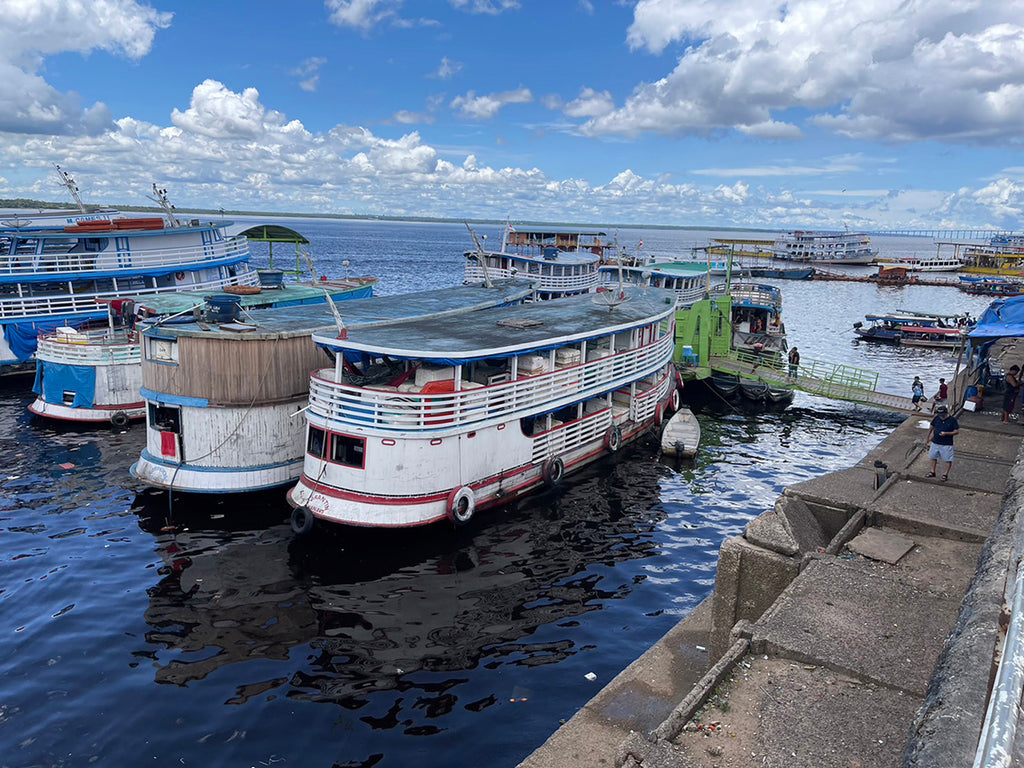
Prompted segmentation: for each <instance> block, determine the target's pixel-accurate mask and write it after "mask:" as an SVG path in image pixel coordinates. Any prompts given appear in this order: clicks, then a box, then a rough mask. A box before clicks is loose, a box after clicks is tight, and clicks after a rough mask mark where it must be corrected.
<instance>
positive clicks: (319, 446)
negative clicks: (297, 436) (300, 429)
mask: <svg viewBox="0 0 1024 768" xmlns="http://www.w3.org/2000/svg"><path fill="white" fill-rule="evenodd" d="M326 434H327V433H325V432H324V431H323V430H322V429H320V428H319V427H310V428H309V434H308V435H307V436H306V453H308V454H309V455H310V456H316V457H317V458H318V459H322V458H323V457H324V440H325V439H326Z"/></svg>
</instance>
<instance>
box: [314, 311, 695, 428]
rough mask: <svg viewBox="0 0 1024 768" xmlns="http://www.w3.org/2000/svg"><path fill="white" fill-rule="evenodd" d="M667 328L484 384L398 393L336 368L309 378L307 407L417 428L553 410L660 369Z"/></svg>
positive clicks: (341, 423) (347, 418)
mask: <svg viewBox="0 0 1024 768" xmlns="http://www.w3.org/2000/svg"><path fill="white" fill-rule="evenodd" d="M674 345H675V342H674V339H673V334H672V332H671V324H669V333H668V334H667V335H663V336H662V337H661V338H659V339H656V340H655V341H653V342H652V343H650V344H648V345H646V346H643V347H639V348H637V349H631V350H628V351H626V352H620V353H617V354H615V355H611V356H609V357H605V358H601V359H598V360H593V361H590V362H587V363H582V364H580V365H574V366H571V367H567V368H562V369H557V370H555V371H551V372H548V373H542V374H539V375H537V376H521V377H520V378H518V379H517V380H515V381H510V382H507V383H504V384H495V385H492V386H488V387H484V386H480V385H472V384H470V383H468V382H464V383H465V384H466V385H467V386H473V387H474V388H471V389H463V390H460V391H458V392H450V393H448V392H446V393H440V394H422V393H418V392H401V391H398V388H397V387H390V388H386V387H372V386H370V387H357V386H352V385H350V384H338V383H336V382H335V381H334V380H333V379H334V375H335V372H334V369H333V368H324V369H322V370H319V371H315V372H314V373H313V375H312V376H311V378H310V388H309V410H310V413H313V414H315V415H318V416H321V417H322V418H324V419H327V420H328V421H330V422H332V426H333V427H342V428H346V427H347V428H356V429H366V428H372V429H374V430H386V431H397V432H416V431H424V430H441V429H445V430H447V429H456V428H463V427H466V426H469V425H482V424H484V423H486V422H494V423H500V422H503V421H508V420H509V419H510V418H515V414H521V415H527V414H528V413H529V412H530V411H531V410H537V409H539V408H543V409H545V410H553V409H556V408H560V407H562V406H564V405H568V404H570V403H575V402H579V401H580V400H584V399H586V398H587V397H591V396H594V395H597V394H600V393H602V392H607V391H609V390H613V389H617V388H619V387H623V386H627V385H628V384H629V383H630V382H632V381H636V380H637V379H640V378H642V377H644V376H648V375H651V374H653V373H655V372H656V371H658V369H659V368H661V367H662V366H663V365H665V364H666V363H667V362H668V361H669V360H671V358H672V352H673V349H674Z"/></svg>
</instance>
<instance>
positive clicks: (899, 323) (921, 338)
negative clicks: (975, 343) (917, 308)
mask: <svg viewBox="0 0 1024 768" xmlns="http://www.w3.org/2000/svg"><path fill="white" fill-rule="evenodd" d="M864 319H865V320H867V321H868V323H869V325H868V326H867V327H864V324H863V323H861V322H859V321H858V322H856V323H854V324H853V332H854V333H855V334H857V336H858V337H859V338H860V339H862V340H863V341H872V342H879V343H882V344H906V345H909V346H918V347H938V348H947V349H955V348H956V347H958V346H959V345H960V344H961V343H962V341H963V335H964V334H965V333H966V332H967V331H969V330H970V325H971V322H970V318H969V317H968V316H967V315H938V314H931V313H927V312H900V313H892V314H888V315H866V316H865V318H864Z"/></svg>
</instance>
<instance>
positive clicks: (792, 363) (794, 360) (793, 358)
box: [789, 347, 800, 379]
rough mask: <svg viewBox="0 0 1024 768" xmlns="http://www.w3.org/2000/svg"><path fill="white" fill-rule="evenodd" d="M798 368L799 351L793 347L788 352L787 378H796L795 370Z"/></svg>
mask: <svg viewBox="0 0 1024 768" xmlns="http://www.w3.org/2000/svg"><path fill="white" fill-rule="evenodd" d="M799 368H800V350H798V349H797V348H796V347H793V348H792V349H791V350H789V378H791V379H795V378H796V377H797V370H798V369H799Z"/></svg>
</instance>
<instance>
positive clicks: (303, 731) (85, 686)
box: [0, 220, 987, 768]
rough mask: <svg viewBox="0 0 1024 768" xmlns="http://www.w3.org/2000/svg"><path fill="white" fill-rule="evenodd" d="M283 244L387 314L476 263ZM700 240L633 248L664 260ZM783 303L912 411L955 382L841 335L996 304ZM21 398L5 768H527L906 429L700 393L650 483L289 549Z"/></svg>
mask: <svg viewBox="0 0 1024 768" xmlns="http://www.w3.org/2000/svg"><path fill="white" fill-rule="evenodd" d="M294 226H295V227H296V228H297V229H299V230H300V231H302V232H303V233H304V234H306V235H307V236H308V237H309V238H310V239H311V240H312V241H313V248H312V251H313V257H314V259H315V262H316V269H317V271H318V272H323V273H327V274H341V273H343V272H344V270H345V267H344V266H343V265H342V260H348V261H349V262H350V264H349V267H348V270H349V272H350V273H351V274H371V275H375V276H378V277H380V278H382V283H381V286H380V289H379V290H378V293H380V294H384V293H387V294H394V293H402V292H405V291H411V290H422V289H426V288H430V287H435V286H440V285H446V284H451V283H452V282H457V281H460V280H461V277H460V275H461V269H462V260H461V252H462V251H463V250H464V249H466V248H467V247H468V244H469V238H468V235H467V234H466V232H465V228H464V227H462V226H461V225H448V224H387V223H370V222H328V221H316V220H313V221H307V220H297V221H296V222H295V223H294ZM479 229H480V231H481V233H487V234H490V235H491V237H492V238H495V239H496V238H498V237H499V235H498V232H497V228H496V227H495V228H493V229H494V230H495V231H493V232H488V231H487V228H484V227H481V228H479ZM712 234H717V233H711V232H679V231H655V230H644V231H635V230H624V231H622V232H620V239H621V240H622V241H623V243H624V244H625V245H627V246H629V247H632V246H633V245H634V243H635V241H636V240H638V239H640V238H641V237H642V238H643V240H644V248H645V249H646V250H650V251H651V252H654V253H664V254H668V253H672V252H675V251H679V250H685V249H688V248H689V246H690V245H700V244H703V243H705V242H706V240H707V237H708V236H710V235H712ZM492 242H494V240H492ZM876 245H879V246H880V247H881V249H882V251H883V253H888V254H891V255H898V254H911V253H919V254H921V255H924V254H928V253H930V252H931V250H932V247H931V245H930V243H929V242H927V241H918V240H898V239H893V240H876ZM282 254H283V255H282ZM274 257H275V263H276V265H277V266H282V265H284V264H286V263H287V262H288V261H289V259H291V260H293V259H294V256H293V255H292V254H291V252H290V251H289V250H288V249H287V248H282V247H281V246H278V247H277V250H275V253H274ZM266 260H267V254H266V253H265V252H264V251H260V252H259V254H258V256H257V261H259V262H260V263H265V262H266ZM776 284H777V285H780V286H782V288H783V290H784V302H785V307H784V317H785V321H786V325H787V329H788V332H789V338H790V341H791V343H792V344H797V345H798V346H799V347H800V350H801V353H802V354H803V357H804V359H805V360H809V359H821V360H829V361H833V362H841V363H845V364H847V365H853V366H857V367H864V368H871V369H873V370H877V371H878V372H879V374H880V380H881V381H882V383H883V387H882V388H883V389H889V390H891V391H896V392H900V393H903V394H909V388H910V380H911V379H912V378H913V376H914V375H920V376H921V377H922V379H923V380H924V381H925V383H926V386H927V388H928V390H929V394H931V392H932V391H934V388H935V386H936V385H937V383H938V377H939V376H946V377H947V378H949V377H950V376H951V375H952V373H953V370H954V368H955V366H956V359H955V357H953V356H951V355H949V354H946V353H941V352H934V351H928V350H912V349H898V348H887V347H873V346H870V345H867V344H861V343H857V342H855V341H853V334H852V332H851V326H852V323H853V321H855V320H858V319H860V320H862V319H863V315H864V314H866V313H869V312H882V311H889V310H894V309H919V310H939V311H949V312H952V311H964V310H970V311H971V312H972V314H977V313H980V311H981V310H982V309H983V308H984V307H985V306H986V305H987V301H986V300H985V299H981V298H976V297H969V296H966V295H965V294H963V293H961V292H960V291H958V290H957V289H955V288H952V287H948V288H947V287H921V286H915V287H909V288H902V289H894V288H878V287H877V286H874V285H870V284H861V283H841V282H817V281H815V282H787V281H780V282H778V283H776ZM30 384H31V382H30V381H29V380H24V379H23V380H20V381H18V380H15V381H7V382H4V383H3V384H2V385H0V445H2V451H0V486H2V492H0V638H2V642H0V766H3V767H4V768H7V767H8V766H10V767H12V768H13V767H14V766H18V767H22V766H86V765H93V764H96V765H117V766H142V765H146V766H178V765H196V766H210V765H218V766H259V765H297V766H325V767H331V766H411V765H417V766H445V767H446V768H457V767H458V766H467V768H468V767H469V766H479V765H492V766H514V765H515V764H516V763H518V762H519V761H520V760H522V759H523V758H524V757H526V756H527V755H528V754H529V753H530V752H531V751H532V750H533V749H535V748H536V747H537V746H539V745H540V744H541V743H542V742H543V741H544V740H545V739H546V738H547V737H548V736H549V735H550V734H551V733H552V732H553V731H554V730H555V729H556V728H557V727H558V725H559V722H560V721H561V720H565V719H568V718H569V717H571V716H572V714H573V713H574V712H575V711H576V710H577V709H579V707H580V706H582V705H583V704H584V703H585V702H586V701H587V700H588V699H589V698H591V697H592V696H593V695H594V694H595V693H597V691H598V690H600V688H601V686H603V685H605V684H607V683H608V682H609V681H610V680H611V679H612V677H614V676H615V675H616V674H617V673H618V672H619V671H620V670H622V669H623V668H624V667H625V666H626V665H628V664H629V663H630V662H631V661H633V660H634V659H635V658H636V657H637V656H639V655H640V654H641V653H642V652H643V651H644V650H646V649H647V648H648V647H649V646H650V645H651V644H652V643H654V642H655V641H656V640H657V639H658V638H659V637H660V636H661V635H663V634H664V633H665V632H666V631H667V630H668V629H669V628H671V627H672V625H673V624H674V623H675V622H677V621H678V620H679V619H680V618H682V617H683V616H685V615H686V614H687V613H688V612H689V611H690V610H691V609H692V608H693V607H694V606H696V605H697V604H698V603H699V602H700V601H701V600H703V599H704V598H705V597H707V596H708V595H709V594H710V592H711V590H712V587H713V585H714V576H715V566H716V558H717V553H718V548H719V546H720V544H721V542H722V541H723V540H724V539H725V538H727V537H730V536H735V535H738V534H739V533H741V532H742V530H743V526H744V525H745V524H746V522H747V521H748V520H750V519H751V518H752V517H754V516H756V515H757V514H759V513H760V512H762V511H764V510H765V509H768V508H769V507H771V506H772V505H773V503H774V501H775V499H776V497H777V496H778V495H779V494H780V493H781V491H782V490H783V488H784V487H785V486H787V485H789V484H792V483H794V482H799V481H802V480H806V479H809V478H812V477H817V476H819V475H821V474H822V473H824V472H827V471H830V470H833V469H839V468H843V467H847V466H849V465H851V464H852V463H854V462H856V461H857V460H858V459H859V458H861V457H862V456H863V455H864V454H865V453H866V452H867V451H869V450H870V449H871V448H872V447H874V446H875V445H876V444H877V443H878V442H879V441H880V440H881V439H882V438H883V437H884V436H885V435H886V434H888V432H889V431H890V430H891V429H892V428H893V427H894V426H895V425H896V424H898V423H899V419H898V417H895V416H892V415H888V414H886V413H884V412H881V411H876V410H872V409H868V408H861V407H857V406H853V405H848V404H843V403H832V402H829V401H826V400H822V399H819V398H815V397H811V396H807V395H797V397H796V399H795V401H794V402H793V404H792V405H790V406H789V407H787V408H784V409H779V410H774V411H770V412H752V411H748V410H744V409H742V408H741V407H739V406H735V405H729V404H726V403H724V402H722V401H721V400H719V399H716V398H714V397H707V396H702V395H699V394H690V393H688V395H689V397H690V399H692V400H694V407H695V410H696V411H697V412H698V415H699V417H700V420H701V424H702V427H703V440H702V443H703V444H702V445H701V448H700V452H699V455H698V457H697V459H696V461H694V462H693V463H692V464H687V465H683V466H682V467H680V468H678V469H677V468H675V467H671V466H666V465H663V464H659V463H658V462H656V461H655V450H654V448H653V447H652V444H651V443H649V442H641V443H637V444H633V445H631V446H630V447H629V448H628V449H626V450H623V451H621V452H619V453H618V454H616V455H615V457H614V460H613V459H611V458H607V459H604V460H602V461H601V462H599V463H597V464H595V465H592V466H591V467H589V468H588V469H586V470H584V471H583V472H582V473H579V474H574V475H571V476H570V477H569V478H568V479H567V481H566V482H565V483H564V485H563V486H562V487H561V488H559V489H557V490H556V491H552V492H548V493H546V494H544V495H538V496H533V497H530V498H527V499H523V500H520V501H519V502H518V503H517V504H515V505H513V506H510V507H506V508H504V509H502V510H500V511H496V512H492V513H488V514H485V515H480V516H478V517H477V519H475V520H474V521H473V523H472V524H471V525H470V526H468V527H467V528H465V529H460V530H457V531H456V530H453V529H451V528H449V527H447V526H443V525H442V526H437V527H434V528H431V529H426V530H415V531H404V532H403V531H400V532H394V531H390V532H372V531H369V532H368V531H347V530H338V531H335V532H332V533H330V534H327V535H324V536H321V537H320V538H317V539H313V540H308V541H307V540H301V541H300V540H296V539H295V538H293V536H292V534H291V531H290V529H289V526H288V522H287V515H288V509H287V505H286V504H285V503H284V500H283V493H280V492H275V493H267V494H262V495H258V496H246V497H238V498H227V499H221V500H214V499H207V498H199V499H196V498H194V497H192V498H190V497H177V496H176V497H174V498H173V499H170V500H169V499H168V498H167V497H166V495H162V494H155V493H150V492H148V491H147V490H146V489H145V488H143V487H142V486H140V485H138V484H137V483H135V481H133V480H132V479H131V478H130V476H129V475H128V467H129V465H130V464H131V463H132V462H133V461H135V460H136V459H137V457H138V455H139V452H140V451H141V449H142V446H143V442H144V436H143V430H142V429H141V428H140V427H138V426H135V427H131V428H129V429H127V430H123V431H116V430H114V431H111V430H110V429H106V428H104V429H100V430H77V429H69V428H66V427H55V426H53V425H51V424H49V423H47V422H44V421H41V420H38V419H35V418H33V417H30V415H29V414H28V412H27V411H26V410H25V407H26V406H27V405H28V404H29V402H30V401H31V396H30V394H29V393H28V391H27V390H28V388H29V386H30ZM591 672H593V673H594V674H595V675H596V676H597V677H596V680H594V681H590V680H588V679H587V678H586V677H585V676H586V675H587V674H588V673H591Z"/></svg>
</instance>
